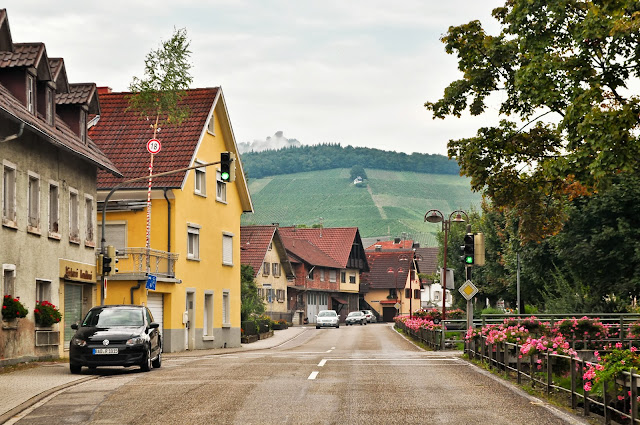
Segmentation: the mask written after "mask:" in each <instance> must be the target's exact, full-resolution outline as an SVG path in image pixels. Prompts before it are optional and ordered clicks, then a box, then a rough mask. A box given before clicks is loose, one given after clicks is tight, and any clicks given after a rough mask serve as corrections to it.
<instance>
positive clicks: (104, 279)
mask: <svg viewBox="0 0 640 425" xmlns="http://www.w3.org/2000/svg"><path fill="white" fill-rule="evenodd" d="M220 163H221V161H214V162H209V163H207V164H198V165H194V166H192V167H186V168H180V169H178V170H171V171H165V172H164V173H158V174H154V177H155V178H156V179H157V178H158V177H163V176H169V175H171V174H176V173H182V172H184V171H189V170H195V169H196V168H205V167H209V166H211V165H216V164H220ZM144 180H149V176H143V177H137V178H135V179H129V180H125V181H123V182H120V183H118V184H117V185H115V186H114V187H113V189H111V191H109V194H107V196H106V198H104V203H103V204H102V223H101V227H102V238H101V240H100V253H101V254H102V255H105V254H106V251H105V242H106V240H105V238H104V230H105V223H106V221H107V203H108V202H109V198H111V196H112V195H113V194H114V193H115V191H116V190H118V189H120V188H122V186H124V185H127V184H129V183H135V182H141V181H144ZM100 282H101V283H102V288H101V290H100V305H104V299H105V293H106V286H107V276H106V275H105V274H104V271H103V270H100Z"/></svg>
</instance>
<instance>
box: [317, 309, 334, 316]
mask: <svg viewBox="0 0 640 425" xmlns="http://www.w3.org/2000/svg"><path fill="white" fill-rule="evenodd" d="M333 316H336V312H335V311H333V310H331V311H321V312H320V313H318V317H333Z"/></svg>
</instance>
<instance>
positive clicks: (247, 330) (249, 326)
mask: <svg viewBox="0 0 640 425" xmlns="http://www.w3.org/2000/svg"><path fill="white" fill-rule="evenodd" d="M241 326H242V330H243V334H244V335H258V326H257V325H256V322H254V321H253V320H245V321H243V322H242V323H241Z"/></svg>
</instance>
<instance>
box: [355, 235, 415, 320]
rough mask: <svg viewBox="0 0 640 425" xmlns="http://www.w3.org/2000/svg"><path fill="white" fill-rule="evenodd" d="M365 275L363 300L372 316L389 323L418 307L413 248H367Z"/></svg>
mask: <svg viewBox="0 0 640 425" xmlns="http://www.w3.org/2000/svg"><path fill="white" fill-rule="evenodd" d="M367 261H368V263H369V268H370V270H369V272H368V273H363V276H362V282H363V293H364V301H365V302H366V304H367V305H368V306H370V307H371V309H373V310H375V313H376V316H378V317H381V318H382V320H383V321H385V322H392V321H393V318H394V317H395V316H397V315H402V314H409V313H410V312H412V311H415V310H417V309H418V308H420V306H421V291H420V289H421V285H420V278H419V276H418V273H419V272H420V269H419V267H418V263H417V261H416V255H415V251H414V250H413V249H401V248H394V249H387V250H385V249H382V248H381V247H375V246H374V248H373V249H367Z"/></svg>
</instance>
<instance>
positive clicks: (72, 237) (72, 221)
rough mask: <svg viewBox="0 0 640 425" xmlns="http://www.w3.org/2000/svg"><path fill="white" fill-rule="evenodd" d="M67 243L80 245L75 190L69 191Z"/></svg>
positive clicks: (76, 193) (76, 194)
mask: <svg viewBox="0 0 640 425" xmlns="http://www.w3.org/2000/svg"><path fill="white" fill-rule="evenodd" d="M69 241H71V242H75V243H80V225H79V223H78V192H77V191H76V190H75V189H69Z"/></svg>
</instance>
